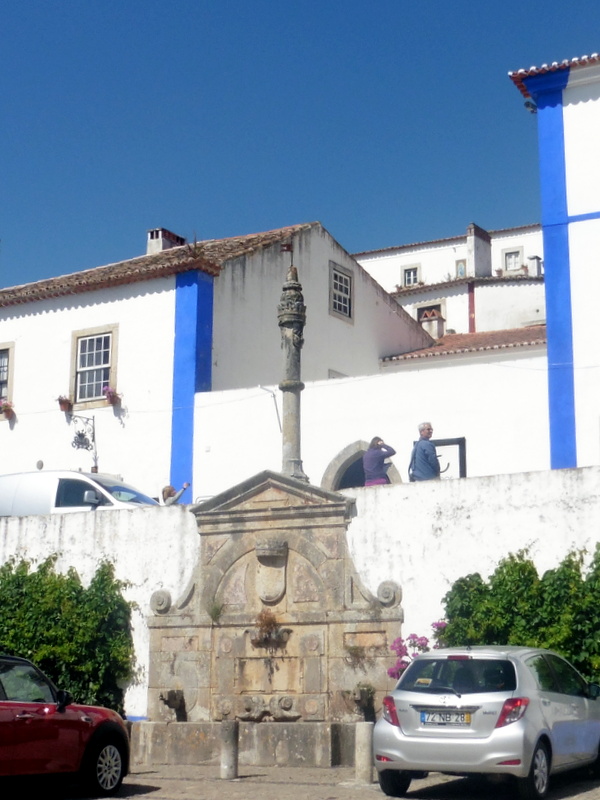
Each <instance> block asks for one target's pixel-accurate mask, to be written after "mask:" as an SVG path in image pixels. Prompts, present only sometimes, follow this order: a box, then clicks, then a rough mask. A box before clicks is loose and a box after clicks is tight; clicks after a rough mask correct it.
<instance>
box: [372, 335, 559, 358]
mask: <svg viewBox="0 0 600 800" xmlns="http://www.w3.org/2000/svg"><path fill="white" fill-rule="evenodd" d="M546 343H547V340H546V338H540V339H536V340H533V341H529V342H505V343H503V344H489V345H481V346H479V347H454V348H446V349H441V350H437V351H433V350H432V349H431V348H427V349H426V350H417V351H414V352H412V353H404V354H402V355H398V356H385V357H384V358H382V359H380V360H381V361H382V362H390V361H411V360H415V359H418V358H439V357H440V356H455V355H461V354H464V353H484V352H490V351H492V350H510V349H511V348H520V347H539V346H541V345H545V344H546Z"/></svg>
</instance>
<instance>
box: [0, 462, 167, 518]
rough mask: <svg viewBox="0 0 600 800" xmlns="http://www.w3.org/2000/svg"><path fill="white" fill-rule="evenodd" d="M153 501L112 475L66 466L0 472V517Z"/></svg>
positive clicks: (93, 509)
mask: <svg viewBox="0 0 600 800" xmlns="http://www.w3.org/2000/svg"><path fill="white" fill-rule="evenodd" d="M157 505H159V504H158V503H157V501H156V500H153V499H152V498H151V497H147V496H146V495H145V494H143V493H142V492H139V491H138V490H137V489H134V488H133V487H132V486H128V485H127V484H126V483H123V481H121V480H120V479H119V478H118V477H116V476H115V475H100V474H98V473H88V472H69V471H66V470H64V471H50V470H49V471H48V472H45V471H40V472H18V473H15V474H13V475H0V517H11V516H14V517H26V516H30V515H31V514H63V513H66V512H70V511H95V510H98V511H105V510H106V509H115V508H129V509H132V508H139V507H140V506H157Z"/></svg>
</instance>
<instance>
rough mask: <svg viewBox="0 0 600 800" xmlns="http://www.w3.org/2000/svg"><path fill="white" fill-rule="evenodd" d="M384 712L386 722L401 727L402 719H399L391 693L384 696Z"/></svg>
mask: <svg viewBox="0 0 600 800" xmlns="http://www.w3.org/2000/svg"><path fill="white" fill-rule="evenodd" d="M382 713H383V718H384V720H385V721H386V722H389V723H390V725H395V726H396V727H397V728H399V727H400V720H399V719H398V712H397V711H396V704H395V703H394V698H393V697H391V696H390V695H389V694H388V695H387V696H386V697H384V698H383V709H382Z"/></svg>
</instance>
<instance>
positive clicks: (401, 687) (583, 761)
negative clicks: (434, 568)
mask: <svg viewBox="0 0 600 800" xmlns="http://www.w3.org/2000/svg"><path fill="white" fill-rule="evenodd" d="M599 695H600V686H598V684H595V683H588V682H587V681H586V680H585V679H584V678H583V677H582V676H581V675H580V674H579V672H577V670H576V669H575V668H574V667H572V666H571V664H569V663H568V662H567V661H565V659H564V658H562V657H561V656H559V655H558V654H557V653H553V652H551V651H549V650H540V649H537V648H530V647H491V646H490V647H464V648H448V649H443V650H432V651H431V652H428V653H423V654H421V655H419V656H418V657H417V658H415V660H414V661H413V662H412V663H411V664H410V665H409V666H408V667H407V669H406V670H405V671H404V673H403V674H402V675H401V677H400V680H399V681H398V684H397V686H396V688H395V689H394V691H393V692H392V693H391V694H390V695H388V696H387V697H385V698H384V700H383V716H382V718H381V719H380V720H378V722H377V723H376V725H375V729H374V732H373V753H374V761H375V767H376V769H377V774H378V778H379V785H380V786H381V788H382V790H383V791H384V792H385V794H387V795H390V796H391V797H403V796H404V795H405V794H406V792H407V791H408V788H409V786H410V783H411V781H412V780H413V778H423V777H425V776H426V775H427V773H428V772H430V771H431V772H444V773H449V774H455V775H495V776H498V775H507V776H512V779H516V782H517V785H518V789H519V793H520V796H521V797H524V798H541V797H545V796H546V794H547V792H548V785H549V779H550V775H553V774H555V773H557V772H562V771H563V770H568V769H574V768H575V767H581V766H584V765H592V766H593V769H594V771H595V772H600V757H599V744H600V700H598V696H599Z"/></svg>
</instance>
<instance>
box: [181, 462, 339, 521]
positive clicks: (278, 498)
mask: <svg viewBox="0 0 600 800" xmlns="http://www.w3.org/2000/svg"><path fill="white" fill-rule="evenodd" d="M299 506H301V507H306V506H335V507H338V508H339V507H340V506H342V507H345V508H346V509H347V514H348V516H351V510H352V509H353V507H354V500H353V499H352V498H348V497H345V496H344V495H341V494H338V493H336V492H328V491H326V490H325V489H321V488H320V487H318V486H312V485H311V484H308V483H304V482H303V481H299V480H296V479H295V478H290V477H288V476H287V475H282V474H280V473H277V472H271V471H269V470H265V471H264V472H259V473H258V474H257V475H254V476H252V477H251V478H248V479H247V480H245V481H243V482H242V483H238V484H237V485H236V486H232V487H231V488H229V489H227V490H226V491H225V492H221V493H220V494H218V495H215V496H214V497H211V498H210V500H206V501H205V502H203V503H200V504H199V505H197V506H194V507H192V508H191V509H190V510H191V511H192V513H194V514H196V515H197V516H202V515H204V514H206V513H215V512H217V513H218V512H224V511H229V512H231V511H233V510H236V511H250V512H257V511H261V510H266V509H270V510H271V511H276V510H277V509H281V510H285V509H290V508H297V507H299Z"/></svg>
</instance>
